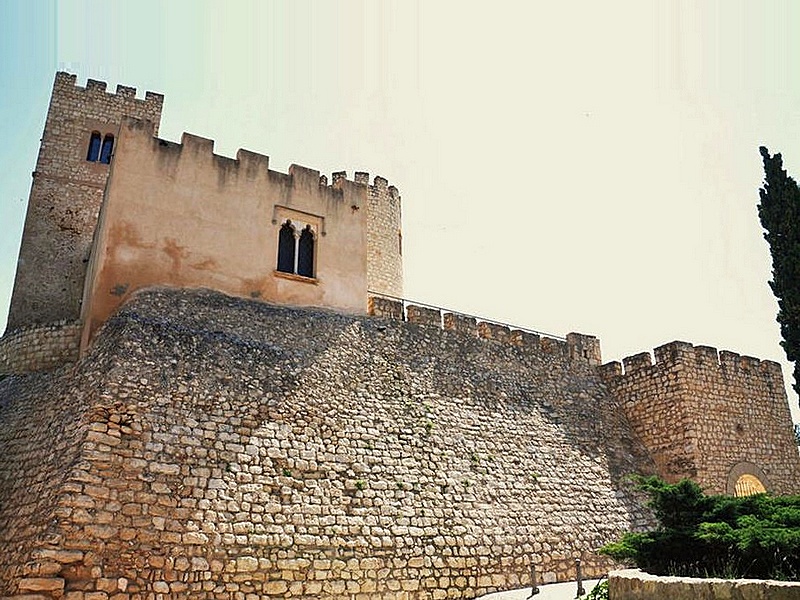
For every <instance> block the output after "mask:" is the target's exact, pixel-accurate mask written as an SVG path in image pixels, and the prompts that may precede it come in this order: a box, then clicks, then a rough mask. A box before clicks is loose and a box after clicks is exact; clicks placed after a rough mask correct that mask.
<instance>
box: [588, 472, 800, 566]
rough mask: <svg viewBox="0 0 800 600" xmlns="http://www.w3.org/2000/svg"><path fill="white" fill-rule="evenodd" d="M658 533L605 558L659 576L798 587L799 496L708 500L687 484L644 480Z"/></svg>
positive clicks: (625, 543) (608, 549)
mask: <svg viewBox="0 0 800 600" xmlns="http://www.w3.org/2000/svg"><path fill="white" fill-rule="evenodd" d="M639 485H640V487H641V488H642V489H643V490H645V491H646V492H647V493H648V494H649V496H650V503H649V504H650V506H651V508H652V509H653V512H654V513H655V516H656V518H657V519H658V523H659V526H658V528H657V529H655V530H654V531H648V532H646V533H627V534H625V535H624V536H623V537H622V539H621V540H620V541H618V542H615V543H612V544H608V545H606V546H604V547H603V548H602V549H601V550H600V552H601V553H602V554H607V555H609V556H611V557H613V558H615V559H616V560H621V561H633V562H634V563H635V564H636V566H638V567H639V568H640V569H643V570H644V571H647V572H649V573H653V574H654V575H680V576H693V577H725V578H740V577H750V578H760V579H797V578H798V577H800V496H769V495H767V494H758V495H755V496H747V497H744V498H734V497H731V496H706V495H705V494H703V492H702V490H701V489H700V487H699V486H698V485H697V484H695V483H693V482H691V481H689V480H683V481H681V482H679V483H677V484H667V483H665V482H664V481H662V480H661V479H659V478H657V477H649V478H644V479H641V480H640V483H639Z"/></svg>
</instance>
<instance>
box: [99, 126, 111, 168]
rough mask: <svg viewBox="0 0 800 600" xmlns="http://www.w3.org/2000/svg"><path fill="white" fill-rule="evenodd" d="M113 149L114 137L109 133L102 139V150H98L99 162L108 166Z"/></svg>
mask: <svg viewBox="0 0 800 600" xmlns="http://www.w3.org/2000/svg"><path fill="white" fill-rule="evenodd" d="M113 149H114V136H113V135H111V134H110V133H109V134H108V135H106V137H105V138H103V148H102V149H101V150H100V162H101V163H104V164H106V165H107V164H108V163H110V162H111V151H112V150H113Z"/></svg>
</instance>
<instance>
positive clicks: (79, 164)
mask: <svg viewBox="0 0 800 600" xmlns="http://www.w3.org/2000/svg"><path fill="white" fill-rule="evenodd" d="M163 101H164V97H163V96H162V95H161V94H155V93H153V92H147V93H146V94H145V97H144V99H140V98H137V97H136V89H135V88H132V87H126V86H123V85H118V86H117V89H116V93H113V94H112V93H109V92H107V91H106V84H105V82H101V81H94V80H92V79H89V80H88V81H87V83H86V87H85V88H83V87H79V86H77V85H76V77H75V75H71V74H69V73H63V72H60V73H56V77H55V82H54V84H53V93H52V96H51V97H50V106H49V108H48V111H47V119H46V121H45V126H44V132H43V134H42V141H41V145H40V146H39V157H38V159H37V161H36V170H35V171H34V173H33V183H32V185H31V191H30V196H29V199H28V210H27V214H26V217H25V229H24V232H23V236H22V246H21V248H20V254H19V260H18V263H17V273H16V279H15V281H14V292H13V295H12V297H11V308H10V311H9V316H8V330H9V331H11V330H14V329H19V328H22V327H27V326H31V325H46V324H51V323H55V322H59V321H68V322H73V321H76V320H77V319H78V318H79V316H80V310H81V307H80V303H81V296H82V293H83V285H84V279H85V275H86V265H87V262H88V260H89V253H90V250H91V245H92V236H93V235H94V230H95V226H96V223H97V215H98V212H99V210H100V205H101V203H102V200H103V190H104V189H105V186H106V180H107V179H108V174H109V170H110V168H111V163H112V159H113V156H114V153H115V151H116V144H117V141H118V138H119V128H120V124H121V122H122V119H123V117H126V116H131V117H136V118H139V119H144V120H146V121H150V122H152V123H153V125H154V128H155V130H156V131H157V130H158V126H159V124H160V121H161V108H162V105H163Z"/></svg>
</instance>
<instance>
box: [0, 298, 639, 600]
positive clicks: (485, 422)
mask: <svg viewBox="0 0 800 600" xmlns="http://www.w3.org/2000/svg"><path fill="white" fill-rule="evenodd" d="M559 347H560V346H559ZM74 368H75V370H76V372H75V374H74V376H73V377H72V378H71V379H64V378H63V375H59V372H56V373H55V374H53V375H51V376H49V377H52V378H53V379H52V381H50V382H49V385H46V384H47V383H48V381H47V379H46V378H44V379H42V378H43V377H44V376H41V375H36V376H28V377H12V378H9V379H8V380H6V381H4V382H2V383H3V387H0V423H3V424H4V425H3V428H2V432H3V434H2V437H0V473H4V474H5V477H6V479H7V480H10V479H11V478H12V473H13V472H14V470H15V469H16V468H17V465H20V464H21V463H23V462H24V465H23V466H24V471H25V472H26V474H27V475H26V476H27V477H29V478H31V480H36V481H41V482H46V484H47V486H49V487H48V489H49V490H51V491H50V492H48V494H50V495H45V496H44V497H42V490H41V489H37V488H35V487H33V486H30V485H27V480H26V481H23V482H19V485H17V486H16V487H14V489H13V494H14V496H13V498H12V497H8V498H6V497H4V498H2V500H3V502H1V503H0V512H2V513H3V515H2V517H1V518H0V540H2V541H0V544H5V547H0V552H11V554H7V555H8V556H10V557H11V559H12V563H11V564H16V565H18V567H7V568H6V569H5V571H0V574H1V575H2V577H3V579H2V584H0V595H2V594H6V595H14V594H20V595H22V594H38V595H39V596H40V597H43V598H48V597H59V596H61V595H62V594H63V595H64V596H63V597H65V598H70V600H104V599H107V598H108V599H112V598H113V599H114V600H139V599H142V600H144V599H145V598H148V599H149V598H153V599H154V598H156V597H159V598H185V597H189V596H190V597H192V598H214V599H218V600H223V599H228V598H231V599H233V598H248V597H252V598H256V597H267V596H277V597H286V598H288V597H321V598H350V597H355V598H363V599H366V598H431V597H434V598H445V597H449V598H472V597H475V596H478V595H481V594H484V593H488V592H492V591H495V590H500V589H509V588H515V587H522V586H525V585H527V584H529V577H530V566H531V563H532V562H533V564H535V566H536V571H537V573H538V574H539V576H540V577H544V578H547V579H549V580H556V579H557V580H565V579H568V578H571V577H574V575H575V573H574V564H575V558H581V559H582V562H583V567H584V575H586V576H593V575H599V574H600V573H602V572H605V571H606V570H607V569H608V568H609V566H610V565H609V563H608V562H607V561H606V560H605V559H603V558H601V557H599V556H597V555H596V554H594V553H593V550H594V549H596V548H598V547H599V546H600V545H602V544H603V543H605V542H607V541H610V540H612V539H615V538H616V537H617V536H618V535H620V534H621V533H622V532H623V531H626V530H628V529H630V528H637V527H642V526H644V525H646V524H647V523H648V520H649V518H650V517H649V513H648V512H647V511H646V510H645V509H643V508H642V503H641V498H639V497H638V496H637V495H636V494H635V492H633V491H632V490H631V489H630V487H629V485H630V483H629V482H628V480H627V479H626V477H625V476H626V475H628V474H630V473H632V472H641V471H644V472H652V468H653V466H652V463H650V461H649V459H648V458H647V455H646V453H645V452H644V450H643V449H642V448H641V447H640V446H638V444H637V443H636V441H635V440H634V439H633V435H632V433H631V431H630V429H629V426H628V424H627V421H626V420H625V418H624V416H623V414H622V411H621V410H619V406H618V405H617V403H616V401H615V400H614V398H613V397H612V396H610V395H609V393H608V392H607V389H606V388H605V387H604V386H603V384H602V382H601V381H600V379H599V378H598V377H597V375H596V372H595V370H594V368H593V367H592V366H591V364H590V363H589V361H587V360H585V359H583V358H581V359H575V358H570V356H569V352H566V351H564V352H552V351H545V350H543V349H542V348H541V347H538V349H537V347H526V346H518V345H514V344H511V343H505V342H504V343H500V342H497V341H494V340H491V339H485V338H480V337H477V336H468V335H464V334H461V333H459V332H456V331H449V330H442V329H441V328H438V327H430V326H425V325H419V324H416V323H409V322H399V321H394V320H388V319H382V318H376V317H360V316H348V315H342V314H336V313H332V312H326V311H323V310H319V309H298V308H289V307H281V306H274V305H269V304H265V303H262V302H256V301H248V300H243V299H236V298H232V297H228V296H224V295H221V294H218V293H212V292H190V291H178V290H148V291H144V292H140V293H139V294H137V295H135V296H133V297H132V299H131V301H130V302H129V303H128V304H126V305H124V306H123V308H122V309H121V311H120V312H119V313H117V314H116V315H115V316H114V317H112V318H111V319H110V320H109V321H108V322H107V323H106V325H105V326H104V328H103V329H102V330H101V332H100V334H99V335H98V338H97V341H96V343H95V345H94V347H93V348H92V350H91V352H90V353H89V354H88V355H87V356H86V357H84V358H83V359H81V362H79V363H78V365H77V366H76V367H74ZM37 382H38V383H37ZM39 411H41V413H42V414H43V415H44V417H40V416H39V415H38V413H39ZM62 411H63V412H62ZM59 415H61V416H59ZM40 421H41V422H42V423H43V424H44V427H42V428H36V431H35V437H33V438H31V439H33V443H26V444H21V443H20V440H23V439H26V438H27V437H29V436H33V435H34V432H33V431H32V428H34V424H35V423H38V422H40ZM48 423H49V425H48ZM61 445H64V448H62V447H61ZM54 448H55V450H56V452H57V455H56V456H52V457H51V458H49V459H47V458H46V457H49V456H51V454H52V452H53V449H54ZM76 449H78V451H76ZM70 452H72V454H70ZM53 490H55V491H57V501H56V502H55V503H54V501H53V493H55V492H54V491H53ZM36 502H44V503H45V505H46V506H53V505H54V504H55V507H56V508H55V509H50V510H49V512H48V510H45V507H39V508H40V509H41V510H39V509H36V510H35V511H33V512H35V514H36V516H37V521H36V522H37V523H39V526H38V529H36V530H35V531H31V532H30V535H29V537H28V538H26V540H28V541H26V543H25V544H22V545H19V544H17V540H16V536H18V532H17V530H16V529H14V527H13V523H12V522H11V520H10V519H12V518H16V517H12V515H14V514H16V511H17V508H16V507H17V506H27V505H33V504H34V503H36ZM45 525H46V526H45ZM11 548H14V550H13V551H12V550H10V549H11Z"/></svg>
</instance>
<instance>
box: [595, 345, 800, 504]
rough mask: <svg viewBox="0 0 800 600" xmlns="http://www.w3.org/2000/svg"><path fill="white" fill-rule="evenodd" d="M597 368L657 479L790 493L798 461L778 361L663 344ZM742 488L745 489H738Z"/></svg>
mask: <svg viewBox="0 0 800 600" xmlns="http://www.w3.org/2000/svg"><path fill="white" fill-rule="evenodd" d="M654 355H655V361H653V359H652V358H651V356H650V353H649V352H643V353H640V354H636V355H634V356H629V357H627V358H625V359H623V361H622V364H620V363H618V362H612V363H608V364H605V365H603V366H602V367H600V374H601V376H602V377H603V379H604V380H605V382H606V384H607V385H608V386H609V388H610V389H611V391H612V392H613V393H614V394H615V395H616V396H617V397H618V398H619V399H620V402H621V403H622V405H623V406H624V409H625V412H626V414H627V417H628V419H629V421H630V423H631V426H632V428H633V430H634V432H636V434H637V435H638V436H639V438H640V439H641V440H642V442H643V443H644V445H645V446H646V447H647V448H648V450H649V451H650V454H651V456H652V458H653V461H654V462H655V465H656V468H657V470H658V473H659V475H660V476H661V477H663V478H664V479H666V480H667V481H670V482H675V481H678V480H679V479H682V478H690V479H693V480H695V481H697V482H698V483H699V484H700V485H701V486H702V487H703V488H704V489H705V490H706V491H707V492H708V493H714V494H726V493H727V494H731V495H733V494H743V493H746V492H752V491H759V490H760V491H764V490H766V491H769V492H774V493H778V494H789V493H797V484H798V481H800V458H799V457H798V454H797V446H796V445H795V443H794V437H793V434H792V420H791V415H790V414H789V405H788V403H787V400H786V390H785V388H784V383H783V374H782V372H781V367H780V365H779V364H778V363H775V362H772V361H769V360H759V359H757V358H752V357H749V356H740V355H739V354H736V353H734V352H728V351H725V350H723V351H717V349H716V348H712V347H710V346H693V345H692V344H689V343H686V342H671V343H669V344H665V345H663V346H659V347H658V348H656V349H655V350H654ZM743 488H745V489H743Z"/></svg>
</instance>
